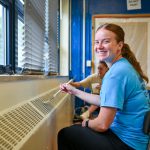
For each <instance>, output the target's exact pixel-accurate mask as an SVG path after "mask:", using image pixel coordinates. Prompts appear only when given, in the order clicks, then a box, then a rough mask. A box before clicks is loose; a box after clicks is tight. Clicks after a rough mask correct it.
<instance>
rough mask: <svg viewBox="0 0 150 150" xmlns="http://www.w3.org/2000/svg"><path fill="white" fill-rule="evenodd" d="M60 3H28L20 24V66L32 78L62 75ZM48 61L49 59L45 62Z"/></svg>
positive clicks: (34, 0) (51, 1)
mask: <svg viewBox="0 0 150 150" xmlns="http://www.w3.org/2000/svg"><path fill="white" fill-rule="evenodd" d="M58 6H59V1H58V0H56V1H53V0H44V1H43V0H38V1H37V0H28V1H26V3H25V5H24V22H23V21H21V20H18V55H16V66H17V67H21V68H25V70H28V72H29V73H31V74H37V73H40V74H41V73H42V74H43V71H47V72H48V73H49V74H58V71H59V69H58V67H59V66H58V63H59V43H58V39H59V8H58ZM45 58H46V59H45Z"/></svg>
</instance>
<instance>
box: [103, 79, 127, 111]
mask: <svg viewBox="0 0 150 150" xmlns="http://www.w3.org/2000/svg"><path fill="white" fill-rule="evenodd" d="M124 90H125V88H124V85H123V82H122V81H120V80H119V79H117V78H115V77H111V78H107V82H106V81H104V83H103V85H102V87H101V91H100V99H101V106H106V107H114V108H117V109H122V108H123V103H124V95H125V91H124Z"/></svg>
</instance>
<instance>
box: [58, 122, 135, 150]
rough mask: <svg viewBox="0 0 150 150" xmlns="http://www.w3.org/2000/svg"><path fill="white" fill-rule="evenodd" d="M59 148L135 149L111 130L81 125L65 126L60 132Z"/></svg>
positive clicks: (87, 149) (93, 149) (74, 149)
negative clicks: (100, 130)
mask: <svg viewBox="0 0 150 150" xmlns="http://www.w3.org/2000/svg"><path fill="white" fill-rule="evenodd" d="M58 150H133V149H132V148H131V147H129V146H128V145H126V144H125V143H123V142H122V141H121V140H120V139H119V138H118V137H117V136H116V135H115V134H114V133H113V132H112V131H111V130H107V131H106V132H103V133H100V132H95V131H93V130H91V129H90V128H87V127H82V126H81V125H79V124H78V125H77V124H75V125H72V126H70V127H66V128H63V129H61V130H60V131H59V133H58Z"/></svg>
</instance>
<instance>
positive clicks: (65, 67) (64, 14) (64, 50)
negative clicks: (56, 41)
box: [60, 0, 69, 76]
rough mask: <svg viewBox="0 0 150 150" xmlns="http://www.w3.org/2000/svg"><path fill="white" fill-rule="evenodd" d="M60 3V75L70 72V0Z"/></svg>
mask: <svg viewBox="0 0 150 150" xmlns="http://www.w3.org/2000/svg"><path fill="white" fill-rule="evenodd" d="M61 3H62V5H60V7H61V6H62V7H61V9H60V11H61V15H60V17H61V18H60V19H61V20H60V75H62V76H66V75H68V74H69V72H68V71H69V0H61Z"/></svg>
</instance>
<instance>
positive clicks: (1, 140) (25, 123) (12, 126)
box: [0, 90, 64, 150]
mask: <svg viewBox="0 0 150 150" xmlns="http://www.w3.org/2000/svg"><path fill="white" fill-rule="evenodd" d="M56 91H57V90H56ZM56 91H53V92H54V93H55V92H56ZM52 94H53V93H51V92H48V93H46V94H44V95H42V96H39V97H36V98H34V99H32V100H30V101H28V102H27V103H25V104H22V105H21V106H16V108H12V109H11V110H9V111H7V112H5V113H3V114H1V115H0V150H13V149H15V147H16V146H17V145H18V144H19V143H20V142H21V141H22V140H23V139H24V138H25V137H26V136H27V135H28V134H29V133H30V132H31V131H32V129H33V128H35V127H36V126H37V125H38V123H40V122H41V121H42V120H43V119H44V117H45V116H46V115H47V114H49V113H50V112H51V110H53V108H54V107H55V106H56V105H57V103H58V102H59V101H60V100H61V99H62V97H63V96H64V94H62V93H60V95H58V96H57V98H55V100H54V99H53V100H51V97H52ZM47 100H50V101H49V103H48V104H45V103H43V102H44V101H47Z"/></svg>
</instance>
